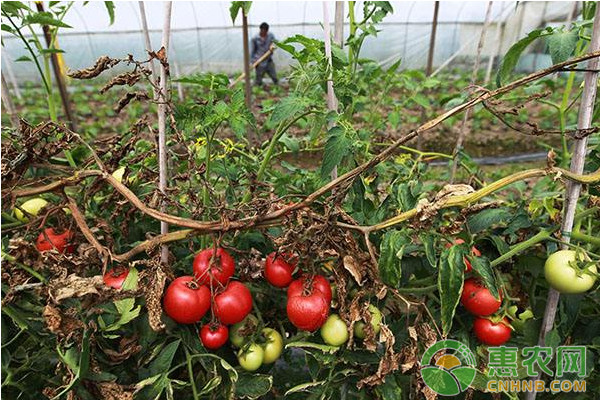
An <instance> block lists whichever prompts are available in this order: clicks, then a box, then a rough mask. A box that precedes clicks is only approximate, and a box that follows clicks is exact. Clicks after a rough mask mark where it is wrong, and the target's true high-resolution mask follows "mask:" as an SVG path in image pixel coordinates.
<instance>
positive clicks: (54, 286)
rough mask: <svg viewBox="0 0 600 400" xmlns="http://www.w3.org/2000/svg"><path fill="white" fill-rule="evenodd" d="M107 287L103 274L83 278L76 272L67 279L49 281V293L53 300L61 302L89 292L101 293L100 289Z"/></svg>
mask: <svg viewBox="0 0 600 400" xmlns="http://www.w3.org/2000/svg"><path fill="white" fill-rule="evenodd" d="M104 287H105V285H104V281H103V279H102V275H94V276H92V277H89V278H82V277H80V276H77V275H75V274H71V275H69V276H67V278H66V279H64V280H63V279H54V280H52V281H51V282H49V283H48V294H49V296H50V298H51V299H52V301H54V302H55V303H60V302H61V301H62V300H65V299H70V298H72V297H83V296H86V295H88V294H95V295H98V294H100V292H99V290H102V289H103V288H104Z"/></svg>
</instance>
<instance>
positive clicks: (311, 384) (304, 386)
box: [284, 381, 327, 396]
mask: <svg viewBox="0 0 600 400" xmlns="http://www.w3.org/2000/svg"><path fill="white" fill-rule="evenodd" d="M325 382H327V381H317V382H306V383H301V384H300V385H296V386H294V387H293V388H291V389H289V390H288V391H287V392H285V394H284V396H287V395H289V394H292V393H298V392H303V391H305V390H307V389H310V388H313V387H316V386H321V385H322V384H324V383H325Z"/></svg>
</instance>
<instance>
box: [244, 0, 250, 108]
mask: <svg viewBox="0 0 600 400" xmlns="http://www.w3.org/2000/svg"><path fill="white" fill-rule="evenodd" d="M242 36H243V40H244V79H245V81H244V88H245V94H246V107H248V109H250V107H251V106H252V85H251V83H250V48H249V46H250V44H249V43H248V42H249V41H250V38H249V36H248V16H247V15H246V12H245V11H244V7H242Z"/></svg>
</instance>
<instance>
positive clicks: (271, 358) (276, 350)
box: [262, 328, 283, 364]
mask: <svg viewBox="0 0 600 400" xmlns="http://www.w3.org/2000/svg"><path fill="white" fill-rule="evenodd" d="M262 335H263V337H264V339H265V343H264V344H263V345H262V348H263V350H264V353H265V355H264V358H263V364H272V363H274V362H275V361H277V359H279V356H281V352H282V351H283V337H282V336H281V334H280V333H279V332H277V331H276V330H275V329H272V328H263V330H262Z"/></svg>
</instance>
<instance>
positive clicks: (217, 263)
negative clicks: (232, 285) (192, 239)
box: [194, 247, 235, 287]
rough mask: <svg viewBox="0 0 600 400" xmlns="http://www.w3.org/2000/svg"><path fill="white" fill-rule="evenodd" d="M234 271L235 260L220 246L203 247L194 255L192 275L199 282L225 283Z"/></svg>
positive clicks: (213, 285)
mask: <svg viewBox="0 0 600 400" xmlns="http://www.w3.org/2000/svg"><path fill="white" fill-rule="evenodd" d="M234 272H235V261H234V260H233V258H232V257H231V256H230V255H229V253H228V252H227V251H226V250H225V249H222V248H221V247H219V248H217V249H213V248H208V249H204V250H202V251H201V252H199V253H198V254H196V257H194V276H195V277H196V279H197V280H198V282H199V283H202V284H207V283H208V284H210V286H212V287H216V286H217V285H219V284H220V285H227V282H229V279H230V278H231V277H232V276H233V273H234Z"/></svg>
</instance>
